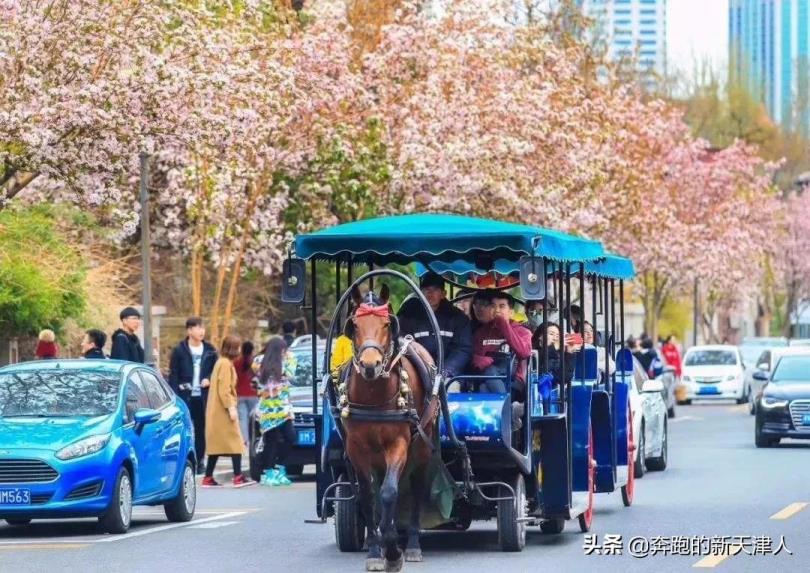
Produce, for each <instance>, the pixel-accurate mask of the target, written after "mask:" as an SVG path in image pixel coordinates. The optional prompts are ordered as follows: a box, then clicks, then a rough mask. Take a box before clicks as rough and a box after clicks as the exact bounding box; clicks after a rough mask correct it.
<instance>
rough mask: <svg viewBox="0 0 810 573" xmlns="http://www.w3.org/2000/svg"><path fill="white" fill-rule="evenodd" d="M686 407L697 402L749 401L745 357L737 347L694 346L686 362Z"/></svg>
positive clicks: (684, 368)
mask: <svg viewBox="0 0 810 573" xmlns="http://www.w3.org/2000/svg"><path fill="white" fill-rule="evenodd" d="M682 383H683V385H684V386H685V387H686V399H685V400H684V401H683V403H684V404H691V403H692V400H694V399H701V400H702V399H734V400H736V401H737V403H738V404H745V403H746V402H747V401H748V395H747V394H746V390H747V389H746V386H745V372H744V370H743V361H742V355H741V354H740V351H739V350H738V349H737V347H736V346H730V345H714V346H693V347H692V348H690V349H689V350H688V351H687V352H686V356H684V359H683V376H682Z"/></svg>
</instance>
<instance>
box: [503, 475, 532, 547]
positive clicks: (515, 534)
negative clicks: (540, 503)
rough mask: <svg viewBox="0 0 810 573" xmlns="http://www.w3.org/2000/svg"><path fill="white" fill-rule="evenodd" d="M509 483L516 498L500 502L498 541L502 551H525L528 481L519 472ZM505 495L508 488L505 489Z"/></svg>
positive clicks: (504, 495)
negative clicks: (524, 519)
mask: <svg viewBox="0 0 810 573" xmlns="http://www.w3.org/2000/svg"><path fill="white" fill-rule="evenodd" d="M509 485H511V486H512V488H513V489H514V490H515V499H505V500H502V501H499V502H498V543H499V544H500V546H501V550H502V551H523V548H524V547H525V546H526V522H525V521H523V519H522V518H524V517H526V482H525V481H524V480H523V475H522V474H521V473H518V474H517V476H516V477H515V478H514V479H513V480H512V483H510V484H509ZM502 495H503V497H506V496H507V495H508V490H503V493H502Z"/></svg>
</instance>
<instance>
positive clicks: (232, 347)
mask: <svg viewBox="0 0 810 573" xmlns="http://www.w3.org/2000/svg"><path fill="white" fill-rule="evenodd" d="M241 346H242V341H241V340H240V338H239V337H238V336H233V335H231V336H226V337H225V340H223V341H222V348H221V349H220V358H219V360H217V363H216V364H215V365H214V371H213V372H212V374H211V386H210V389H209V395H208V403H207V404H206V407H205V452H206V455H207V457H208V460H207V462H206V465H205V477H204V478H203V481H202V487H217V486H220V485H221V484H219V483H217V481H216V480H214V468H216V465H217V460H219V456H230V457H231V462H232V463H233V487H243V486H246V485H250V484H251V483H253V482H251V481H250V480H249V479H247V478H245V476H244V475H242V444H243V440H242V434H241V432H240V431H239V415H238V413H237V411H236V404H237V399H236V369H235V368H234V367H233V361H234V360H236V359H237V358H238V357H239V354H240V352H241Z"/></svg>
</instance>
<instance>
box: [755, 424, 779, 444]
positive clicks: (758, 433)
mask: <svg viewBox="0 0 810 573" xmlns="http://www.w3.org/2000/svg"><path fill="white" fill-rule="evenodd" d="M778 443H779V438H776V441H775V442H774V439H773V438H770V437H768V436H766V435H764V434H763V433H762V424H759V423H757V425H756V429H755V430H754V444H755V445H756V446H757V447H758V448H772V447H773V446H775V445H776V444H778Z"/></svg>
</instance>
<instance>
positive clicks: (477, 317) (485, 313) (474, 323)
mask: <svg viewBox="0 0 810 573" xmlns="http://www.w3.org/2000/svg"><path fill="white" fill-rule="evenodd" d="M492 293H493V291H491V290H489V289H487V290H479V291H478V292H476V293H475V296H473V300H472V305H471V307H470V308H471V309H472V318H471V320H470V323H471V324H470V326H471V328H472V332H473V334H475V332H476V331H477V330H478V328H479V327H481V326H483V325H484V324H489V323H490V322H492V316H493V314H494V313H493V310H492Z"/></svg>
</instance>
